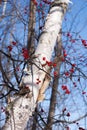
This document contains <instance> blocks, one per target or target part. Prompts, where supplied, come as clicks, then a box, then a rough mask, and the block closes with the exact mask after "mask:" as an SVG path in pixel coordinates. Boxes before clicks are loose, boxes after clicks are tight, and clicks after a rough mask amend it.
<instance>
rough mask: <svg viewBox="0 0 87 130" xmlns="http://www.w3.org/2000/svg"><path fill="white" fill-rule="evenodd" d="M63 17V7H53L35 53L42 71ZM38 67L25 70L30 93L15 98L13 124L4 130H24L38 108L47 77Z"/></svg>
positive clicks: (24, 77) (23, 81)
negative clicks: (39, 96) (42, 87)
mask: <svg viewBox="0 0 87 130" xmlns="http://www.w3.org/2000/svg"><path fill="white" fill-rule="evenodd" d="M55 1H57V0H55ZM58 2H59V1H58ZM60 2H62V3H66V6H67V5H68V3H69V2H70V1H69V0H60ZM66 6H65V7H66ZM65 7H64V8H65ZM64 10H66V9H64ZM63 16H64V11H63V7H62V6H53V7H51V9H50V11H49V14H48V16H47V18H46V22H45V25H44V28H43V32H42V34H41V36H40V39H39V43H38V47H37V49H36V52H35V56H36V57H37V58H36V59H35V60H34V63H35V64H36V66H38V67H39V68H41V69H42V68H43V67H42V65H43V64H44V63H45V62H46V61H44V60H43V57H45V58H46V60H47V61H50V59H51V56H52V53H53V50H54V46H55V43H56V39H57V36H58V33H59V32H60V29H61V24H62V19H63ZM36 66H35V65H32V72H31V70H29V71H28V70H25V71H26V73H28V74H29V75H25V76H23V78H22V82H21V85H22V84H25V85H27V86H28V87H29V90H30V93H29V94H26V95H25V96H19V97H16V98H15V100H14V101H13V107H12V110H10V116H11V117H10V120H11V122H10V120H8V122H7V123H6V124H5V126H4V128H3V130H24V128H25V126H26V124H27V121H28V119H29V117H30V116H31V115H32V112H33V111H34V109H35V106H36V102H37V98H38V94H39V90H41V86H42V84H43V80H44V78H45V75H46V73H45V72H44V71H42V70H40V69H39V68H37V67H36ZM43 69H44V70H45V71H48V66H47V65H46V66H45V67H44V68H43ZM37 79H39V80H40V83H39V84H38V83H37ZM32 94H33V95H32Z"/></svg>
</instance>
